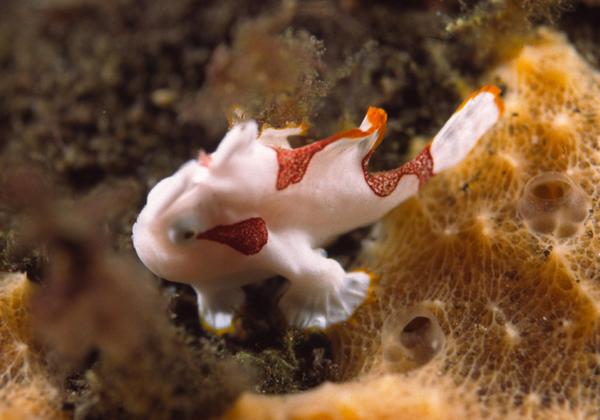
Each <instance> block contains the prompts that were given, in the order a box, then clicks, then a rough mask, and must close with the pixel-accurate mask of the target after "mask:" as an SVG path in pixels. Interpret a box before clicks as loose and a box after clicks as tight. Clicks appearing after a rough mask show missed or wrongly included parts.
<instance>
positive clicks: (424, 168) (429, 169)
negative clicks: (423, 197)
mask: <svg viewBox="0 0 600 420" xmlns="http://www.w3.org/2000/svg"><path fill="white" fill-rule="evenodd" d="M429 149H430V146H429V145H427V146H426V147H425V148H424V149H423V151H422V152H421V153H419V155H418V156H417V157H415V158H414V159H412V160H411V161H410V162H406V163H405V164H404V165H402V166H401V167H399V168H396V169H392V170H390V171H384V172H374V173H369V168H368V166H369V159H370V158H371V156H372V155H373V152H374V148H372V149H371V150H369V153H368V154H367V155H366V156H365V157H364V158H363V160H362V169H363V174H364V176H365V181H367V184H368V185H369V187H370V188H371V190H372V191H373V192H374V193H375V194H377V195H378V196H380V197H387V196H388V195H390V194H391V193H393V192H394V190H395V189H396V187H397V186H398V183H399V182H400V180H401V179H402V177H403V176H404V175H416V176H417V178H419V187H421V186H423V184H424V183H425V182H427V180H428V179H429V178H431V176H432V175H433V158H432V157H431V152H430V151H429Z"/></svg>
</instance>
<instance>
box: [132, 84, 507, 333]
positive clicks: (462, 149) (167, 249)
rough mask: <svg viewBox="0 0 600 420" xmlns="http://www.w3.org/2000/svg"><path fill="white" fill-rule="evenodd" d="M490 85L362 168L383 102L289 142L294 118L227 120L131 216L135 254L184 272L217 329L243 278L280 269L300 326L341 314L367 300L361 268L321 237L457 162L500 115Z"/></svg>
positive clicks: (379, 131) (365, 220)
mask: <svg viewBox="0 0 600 420" xmlns="http://www.w3.org/2000/svg"><path fill="white" fill-rule="evenodd" d="M498 95H499V89H498V88H496V87H494V86H486V87H483V88H482V89H480V90H478V91H477V92H475V93H474V94H473V95H472V96H471V97H469V98H468V99H467V100H466V101H465V102H464V103H463V104H462V105H461V106H460V107H459V109H458V110H457V111H456V113H454V115H452V116H451V118H450V119H449V120H448V122H447V123H446V124H445V125H444V127H443V128H442V129H441V130H440V132H439V133H438V135H436V136H435V138H434V139H433V142H432V144H431V145H428V146H426V147H425V148H424V149H423V151H422V152H421V153H420V154H419V155H418V156H417V157H415V158H414V159H412V160H411V161H409V162H407V163H406V164H404V165H402V166H401V167H399V168H397V169H393V170H390V171H385V172H370V171H369V169H368V165H369V159H370V157H371V156H372V154H373V152H374V150H375V148H376V147H377V146H378V145H379V143H380V142H381V141H382V139H383V136H384V133H385V127H386V122H387V115H386V113H385V112H384V111H383V110H382V109H379V108H373V107H371V108H369V111H368V112H367V115H366V117H365V118H364V120H363V122H362V124H361V125H360V127H358V128H354V129H351V130H348V131H343V132H341V133H337V134H335V135H333V136H330V137H327V138H325V139H322V140H319V141H317V142H314V143H311V144H308V145H306V146H304V147H300V148H296V149H292V148H291V147H290V145H289V143H288V139H287V138H288V136H289V135H291V134H298V133H300V132H301V131H302V127H298V128H287V129H281V130H277V129H272V128H269V129H266V130H264V131H263V132H262V133H259V132H258V127H257V124H256V123H255V122H254V121H248V122H244V123H240V124H237V125H235V126H234V127H233V128H232V129H231V130H230V131H229V132H228V133H227V135H226V136H225V138H224V139H223V140H222V142H221V144H220V145H219V147H218V148H217V150H216V151H215V152H214V153H212V154H210V155H207V154H205V153H201V154H200V157H199V159H198V160H192V161H190V162H188V163H186V164H185V165H183V166H182V167H181V168H180V169H179V170H178V171H177V172H176V173H175V174H174V175H172V176H170V177H168V178H166V179H164V180H162V181H161V182H159V183H158V184H157V185H156V186H155V187H154V188H153V189H152V191H150V194H149V195H148V200H147V203H146V206H145V207H144V209H143V210H142V212H141V213H140V215H139V217H138V220H137V222H136V223H135V225H134V227H133V243H134V246H135V249H136V251H137V253H138V256H139V257H140V259H141V260H142V261H143V262H144V264H145V265H146V266H147V267H148V268H149V269H150V270H152V271H153V272H154V273H155V274H157V275H159V276H161V277H164V278H166V279H168V280H173V281H178V282H184V283H189V284H191V285H192V286H193V287H194V288H195V290H196V293H197V295H198V307H199V312H200V315H201V317H202V320H203V322H204V323H205V326H207V327H209V328H211V329H214V330H217V331H218V332H226V331H230V330H231V329H232V325H233V324H232V322H233V318H234V316H235V314H236V312H238V310H239V309H240V307H241V306H242V304H243V300H244V294H243V291H242V289H241V287H242V286H244V285H247V284H250V283H256V282H260V281H262V280H265V279H267V278H269V277H272V276H275V275H281V276H284V277H285V278H287V279H288V280H289V282H290V287H289V289H288V290H287V291H286V292H285V294H284V295H283V297H282V298H281V301H280V303H279V306H280V308H281V310H282V312H283V313H284V315H285V317H286V318H287V321H288V322H289V323H290V324H291V325H294V326H297V327H302V328H310V327H316V328H320V329H323V328H327V327H329V326H331V325H333V324H337V323H339V322H342V321H346V320H347V319H348V318H349V317H350V316H351V315H352V314H353V313H354V312H355V311H356V309H357V308H358V307H359V306H360V305H361V304H362V303H363V302H364V301H365V300H366V298H367V296H368V294H369V291H370V290H371V286H372V284H371V283H372V281H371V280H372V279H371V277H372V276H371V274H370V273H367V272H364V271H352V272H346V271H345V270H344V269H343V268H342V266H341V265H340V263H339V262H337V261H335V260H334V259H331V258H327V256H326V255H324V251H323V247H324V246H326V245H327V244H328V243H330V242H331V241H332V240H333V239H335V238H336V237H337V236H339V235H340V234H342V233H345V232H348V231H350V230H352V229H355V228H357V227H360V226H365V225H368V224H369V223H373V222H375V221H376V220H378V219H379V218H380V217H382V216H383V215H385V214H386V213H387V212H389V211H390V210H391V209H393V208H394V207H396V206H397V205H398V204H399V203H401V202H402V201H404V200H406V199H407V198H409V197H411V196H413V195H415V194H416V193H417V192H418V191H419V189H420V188H421V187H422V186H423V185H424V184H425V183H426V182H427V181H428V180H429V178H431V177H432V176H433V175H434V174H437V173H439V172H441V171H443V170H445V169H447V168H449V167H451V166H453V165H455V164H457V163H458V162H460V161H461V160H462V159H463V158H464V157H465V156H466V155H467V154H468V153H469V151H470V150H471V149H472V148H473V146H474V145H475V143H476V142H477V140H478V139H479V138H480V137H481V136H482V135H483V134H484V133H485V132H486V131H487V130H488V129H489V128H490V127H491V126H493V125H494V124H495V123H496V121H497V120H498V119H499V117H500V115H501V114H502V110H503V105H502V102H501V100H500V98H499V96H498Z"/></svg>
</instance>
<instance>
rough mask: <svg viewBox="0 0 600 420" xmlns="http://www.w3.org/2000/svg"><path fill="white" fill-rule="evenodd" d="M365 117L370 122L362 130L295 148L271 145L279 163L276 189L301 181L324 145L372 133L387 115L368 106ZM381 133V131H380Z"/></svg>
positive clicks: (350, 131) (354, 129)
mask: <svg viewBox="0 0 600 420" xmlns="http://www.w3.org/2000/svg"><path fill="white" fill-rule="evenodd" d="M367 118H368V119H369V122H370V123H371V127H370V128H369V129H368V130H366V131H363V130H361V129H359V128H353V129H351V130H347V131H342V132H340V133H336V134H334V135H333V136H330V137H326V138H324V139H322V140H319V141H317V142H315V143H312V144H309V145H307V146H303V147H299V148H297V149H281V148H278V147H273V149H274V150H275V152H277V163H278V164H279V173H278V175H277V189H278V190H283V189H285V188H287V187H289V186H290V185H291V184H296V183H298V182H300V181H302V178H304V174H305V173H306V170H307V169H308V164H309V163H310V161H311V159H312V158H313V156H314V155H315V154H317V153H318V152H320V151H321V150H323V149H324V148H325V147H326V146H328V145H330V144H331V143H334V142H336V141H338V140H340V139H343V138H346V139H348V138H349V139H357V138H363V137H366V136H368V135H370V134H372V133H373V132H374V131H375V130H378V129H381V132H383V130H384V129H385V123H386V121H387V115H386V113H385V111H384V110H383V109H380V108H375V107H370V108H369V110H368V112H367ZM380 135H381V133H380Z"/></svg>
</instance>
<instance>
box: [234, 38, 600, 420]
mask: <svg viewBox="0 0 600 420" xmlns="http://www.w3.org/2000/svg"><path fill="white" fill-rule="evenodd" d="M490 77H497V78H498V79H499V80H498V82H499V83H502V84H503V86H505V87H506V95H505V103H506V112H505V114H504V118H502V119H501V121H499V123H498V124H497V125H496V126H495V127H494V128H493V130H492V131H491V132H490V134H489V135H486V136H484V137H483V138H482V140H481V141H480V142H479V143H478V145H477V146H476V147H475V148H474V150H473V151H472V153H470V154H469V156H468V157H467V158H466V159H465V160H464V161H463V162H462V163H461V164H460V165H457V166H456V167H455V168H453V169H450V170H448V171H446V172H444V173H443V174H441V175H439V176H437V177H435V178H434V179H432V180H431V181H430V182H429V183H428V185H427V186H426V187H425V188H423V190H422V191H421V193H420V194H419V196H418V197H417V198H415V199H412V200H409V201H407V202H406V203H404V204H403V205H401V206H400V207H399V208H398V209H396V210H395V211H393V212H392V213H391V214H390V215H389V216H388V217H387V218H386V219H385V221H384V223H383V226H382V229H380V230H381V231H382V232H384V233H385V236H384V237H382V238H381V239H380V240H379V242H378V243H376V244H375V245H374V246H373V247H370V251H369V255H368V256H366V258H365V261H363V263H365V262H366V263H367V264H366V265H367V267H372V268H376V274H378V275H379V276H380V280H379V282H378V284H377V287H376V289H375V293H374V294H375V296H374V299H372V300H371V301H369V302H368V303H367V304H365V305H364V306H363V307H361V308H360V309H359V310H358V311H357V313H356V314H355V316H354V317H353V319H352V322H350V323H345V324H341V325H340V326H338V327H336V328H334V330H333V331H332V332H331V333H330V335H331V338H332V340H333V342H334V351H335V353H336V359H337V361H338V363H339V364H340V371H341V375H340V377H339V378H338V379H339V380H346V381H348V382H346V383H340V384H335V385H332V384H327V385H324V386H322V387H320V388H317V389H315V390H313V391H310V392H309V393H306V394H303V395H294V396H285V397H259V396H252V395H250V394H246V395H245V396H244V397H242V399H240V400H239V403H238V404H237V405H236V406H235V407H234V408H233V409H232V410H231V411H230V418H244V416H245V415H248V413H249V412H251V411H249V410H256V411H255V412H257V413H258V412H260V413H261V415H263V417H262V418H292V417H293V418H369V416H373V415H374V416H378V417H380V418H402V415H404V413H409V414H407V415H406V418H424V419H454V418H486V419H490V418H539V419H549V418H590V419H591V418H598V416H599V415H600V412H599V411H598V410H599V407H600V375H599V373H600V319H599V315H600V282H599V279H600V241H598V235H600V231H599V226H600V206H599V201H598V200H599V198H600V191H599V190H598V187H597V186H598V185H599V184H600V151H599V148H598V147H599V146H598V138H600V112H599V108H598V100H599V99H598V98H600V75H599V74H598V73H597V72H596V71H594V70H593V69H592V68H591V67H590V66H589V65H588V64H587V63H585V62H584V61H583V60H582V58H581V57H579V56H578V55H577V53H576V52H575V50H574V49H573V48H572V47H571V46H570V45H569V44H568V43H567V42H566V40H565V39H564V38H563V37H562V36H559V35H557V34H555V33H551V32H548V31H541V32H540V34H539V40H538V41H537V43H535V44H533V45H530V46H527V47H525V48H523V50H522V51H521V52H520V53H519V55H518V56H517V57H516V58H515V59H514V60H512V61H510V62H508V63H506V64H504V65H503V66H501V67H499V68H498V69H497V70H496V71H495V72H494V73H493V74H492V75H491V76H490ZM549 173H553V174H560V178H557V180H554V181H552V183H551V184H547V181H548V180H549V179H548V178H547V174H549ZM543 174H546V175H543ZM540 176H541V177H546V178H539V177H540ZM554 176H556V175H553V177H554ZM540 179H541V180H542V181H544V183H543V185H546V187H548V191H547V192H544V191H537V192H535V193H534V195H535V196H536V197H537V198H536V199H540V198H542V199H545V198H549V197H558V196H560V194H556V191H557V190H555V189H554V187H557V186H559V185H560V186H561V188H563V187H565V188H566V189H563V190H562V191H563V192H564V195H563V197H569V194H571V193H576V194H581V195H582V196H583V198H584V200H583V201H578V200H570V199H569V200H567V201H565V202H564V203H566V204H564V205H565V206H567V207H568V208H571V207H569V206H571V205H572V204H573V203H575V206H574V207H573V208H575V209H576V210H577V212H576V216H577V217H576V220H577V223H578V224H579V228H578V229H577V231H576V232H574V233H572V234H571V235H568V236H564V237H563V236H561V235H555V234H549V233H544V234H540V233H538V232H536V231H533V230H531V229H530V225H529V220H525V219H524V218H523V216H525V218H528V217H530V215H529V213H528V212H527V211H525V212H524V213H523V214H520V212H519V205H520V203H521V200H522V199H523V197H527V196H528V194H530V193H531V191H530V189H531V187H532V186H534V189H535V185H542V184H538V182H539V181H540ZM553 179H554V178H553ZM532 180H534V181H532ZM558 181H560V184H556V182H558ZM530 182H531V183H530ZM528 183H530V184H529V186H527V185H528ZM567 187H568V188H567ZM553 191H554V192H553ZM577 203H585V205H583V204H577ZM559 207H561V209H562V210H566V209H567V207H562V205H561V206H559ZM557 208H558V207H557ZM582 209H585V212H586V214H585V216H584V217H583V219H582V218H581V216H583V213H579V210H582ZM411 317H412V319H414V323H412V322H409V323H408V324H407V323H406V320H407V319H409V320H410V319H411ZM418 318H427V319H428V320H429V321H428V322H427V321H426V320H423V319H420V320H419V319H418ZM407 325H410V328H409V329H408V331H407V330H406V326H407ZM436 325H439V328H440V330H441V332H442V334H443V343H442V344H441V347H439V348H438V347H436V346H435V345H434V344H435V343H436V342H440V337H439V336H438V335H436V334H435V333H434V331H435V330H434V327H435V326H436ZM406 332H409V333H411V334H412V335H411V336H409V337H410V338H411V339H415V337H414V334H419V335H420V340H421V341H417V343H425V344H427V343H429V344H430V345H429V346H422V347H421V348H422V349H423V352H424V353H427V354H426V355H425V354H423V355H417V354H415V353H414V352H411V351H406V348H403V346H404V345H403V344H402V341H401V339H402V334H404V333H406ZM394 334H397V336H394ZM396 337H398V339H396ZM409 344H410V343H409ZM391 346H394V347H393V348H392V347H391ZM412 348H413V349H414V348H415V347H414V346H413V347H412ZM394 349H397V350H398V351H395V350H394ZM436 349H437V350H436ZM420 356H427V357H420ZM428 357H429V358H428ZM353 379H356V381H354V380H353ZM390 383H393V386H384V385H383V384H387V385H390ZM373 389H377V390H378V393H377V396H376V397H371V398H369V399H364V396H365V395H372V394H370V391H371V390H373ZM417 408H418V409H419V411H417V414H415V410H416V409H417Z"/></svg>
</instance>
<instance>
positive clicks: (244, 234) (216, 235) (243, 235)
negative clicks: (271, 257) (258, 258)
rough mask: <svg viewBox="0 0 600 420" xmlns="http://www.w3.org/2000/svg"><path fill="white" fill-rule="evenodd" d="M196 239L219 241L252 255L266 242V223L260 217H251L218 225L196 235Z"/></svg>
mask: <svg viewBox="0 0 600 420" xmlns="http://www.w3.org/2000/svg"><path fill="white" fill-rule="evenodd" d="M196 238H198V239H206V240H209V241H215V242H219V243H221V244H224V245H227V246H230V247H231V248H233V249H235V250H236V251H239V252H241V253H242V254H244V255H254V254H257V253H258V252H260V250H261V249H262V248H263V247H264V246H265V245H266V244H267V241H268V238H269V233H268V232H267V224H266V223H265V221H264V220H263V219H262V218H260V217H252V218H250V219H246V220H242V221H241V222H238V223H234V224H232V225H219V226H215V227H214V228H212V229H209V230H207V231H206V232H201V233H199V234H198V236H196Z"/></svg>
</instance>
